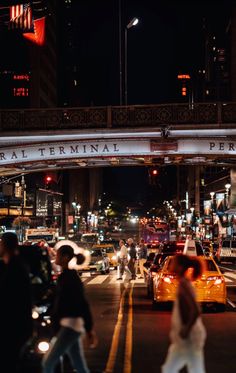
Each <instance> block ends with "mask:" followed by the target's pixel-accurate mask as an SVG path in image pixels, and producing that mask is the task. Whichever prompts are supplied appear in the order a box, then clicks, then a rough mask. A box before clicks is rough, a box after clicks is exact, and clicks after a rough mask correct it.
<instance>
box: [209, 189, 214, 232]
mask: <svg viewBox="0 0 236 373" xmlns="http://www.w3.org/2000/svg"><path fill="white" fill-rule="evenodd" d="M214 195H215V192H210V196H211V225H212V239H213V238H214Z"/></svg>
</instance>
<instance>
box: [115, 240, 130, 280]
mask: <svg viewBox="0 0 236 373" xmlns="http://www.w3.org/2000/svg"><path fill="white" fill-rule="evenodd" d="M119 246H120V251H119V268H118V278H117V280H122V277H123V274H124V272H126V273H127V275H128V276H129V278H131V277H132V276H131V272H130V270H129V268H128V249H127V247H126V246H125V241H124V240H120V241H119Z"/></svg>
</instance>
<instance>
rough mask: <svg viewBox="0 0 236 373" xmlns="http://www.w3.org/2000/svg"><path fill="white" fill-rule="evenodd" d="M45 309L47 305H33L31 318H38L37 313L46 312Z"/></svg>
mask: <svg viewBox="0 0 236 373" xmlns="http://www.w3.org/2000/svg"><path fill="white" fill-rule="evenodd" d="M47 309H48V307H47V306H38V307H37V306H35V307H33V309H32V318H33V319H34V320H36V319H38V318H39V315H41V314H43V313H45V312H47Z"/></svg>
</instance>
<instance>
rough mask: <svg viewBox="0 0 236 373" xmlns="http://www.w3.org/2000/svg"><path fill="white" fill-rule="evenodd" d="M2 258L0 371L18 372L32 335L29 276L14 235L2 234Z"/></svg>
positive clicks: (0, 255) (0, 249) (0, 243)
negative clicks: (22, 355) (24, 350)
mask: <svg viewBox="0 0 236 373" xmlns="http://www.w3.org/2000/svg"><path fill="white" fill-rule="evenodd" d="M0 257H1V259H2V263H1V270H0V299H1V307H0V372H9V373H15V372H20V361H21V354H22V353H23V349H24V347H25V345H26V342H27V341H28V339H29V338H30V337H31V336H32V333H33V322H32V296H31V284H30V276H29V272H28V268H27V266H26V264H25V263H24V262H23V260H22V259H21V257H20V255H19V248H18V239H17V236H16V234H15V233H12V232H6V233H3V235H2V237H1V241H0Z"/></svg>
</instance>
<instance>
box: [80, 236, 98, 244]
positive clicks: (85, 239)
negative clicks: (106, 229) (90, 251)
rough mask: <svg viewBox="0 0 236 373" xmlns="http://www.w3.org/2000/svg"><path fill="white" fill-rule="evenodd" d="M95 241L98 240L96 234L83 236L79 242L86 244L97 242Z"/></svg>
mask: <svg viewBox="0 0 236 373" xmlns="http://www.w3.org/2000/svg"><path fill="white" fill-rule="evenodd" d="M97 239H98V237H97V235H96V234H88V235H86V234H84V235H82V237H81V241H82V242H87V243H90V242H97Z"/></svg>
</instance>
